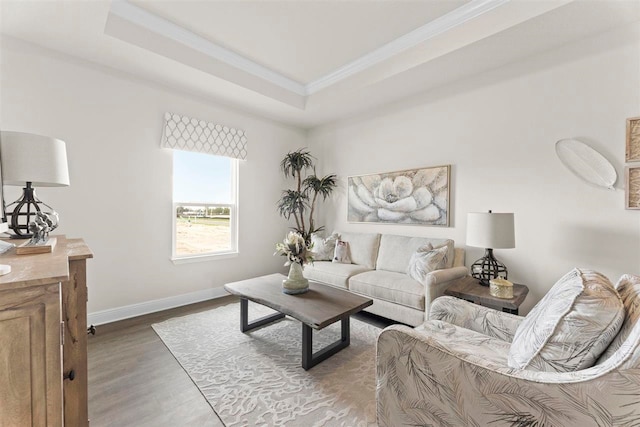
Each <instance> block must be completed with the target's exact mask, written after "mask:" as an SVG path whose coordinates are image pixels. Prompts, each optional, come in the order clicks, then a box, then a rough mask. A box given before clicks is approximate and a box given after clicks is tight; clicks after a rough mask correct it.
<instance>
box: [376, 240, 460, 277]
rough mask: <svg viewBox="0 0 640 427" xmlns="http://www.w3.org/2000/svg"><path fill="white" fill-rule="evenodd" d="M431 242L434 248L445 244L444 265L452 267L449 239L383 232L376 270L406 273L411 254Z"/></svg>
mask: <svg viewBox="0 0 640 427" xmlns="http://www.w3.org/2000/svg"><path fill="white" fill-rule="evenodd" d="M427 244H431V246H433V247H434V248H438V247H440V246H447V256H446V261H445V264H444V265H445V267H446V268H451V267H453V260H454V247H453V240H450V239H429V238H426V237H410V236H396V235H393V234H383V235H382V237H381V238H380V250H379V251H378V262H377V264H376V268H377V269H378V270H386V271H395V272H396V273H406V272H407V269H408V267H409V260H410V259H411V256H412V255H413V254H414V253H415V252H416V251H417V250H418V248H420V247H422V246H426V245H427Z"/></svg>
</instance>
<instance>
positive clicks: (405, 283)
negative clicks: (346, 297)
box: [349, 270, 424, 310]
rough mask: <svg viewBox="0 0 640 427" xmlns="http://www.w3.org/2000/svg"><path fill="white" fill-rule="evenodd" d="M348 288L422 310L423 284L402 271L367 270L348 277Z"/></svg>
mask: <svg viewBox="0 0 640 427" xmlns="http://www.w3.org/2000/svg"><path fill="white" fill-rule="evenodd" d="M349 290H350V291H352V292H355V293H357V294H361V295H366V296H368V297H371V298H376V299H381V300H383V301H388V302H393V303H396V304H400V305H404V306H406V307H411V308H415V309H418V310H424V285H422V284H421V283H419V282H416V281H415V280H413V279H412V278H411V277H409V276H407V275H406V274H404V273H396V272H392V271H381V270H375V271H367V272H366V273H360V274H357V275H355V276H353V277H352V278H351V279H349Z"/></svg>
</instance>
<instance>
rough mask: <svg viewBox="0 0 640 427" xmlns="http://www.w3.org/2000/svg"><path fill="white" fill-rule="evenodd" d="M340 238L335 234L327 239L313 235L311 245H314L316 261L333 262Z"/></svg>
mask: <svg viewBox="0 0 640 427" xmlns="http://www.w3.org/2000/svg"><path fill="white" fill-rule="evenodd" d="M339 238H340V235H339V234H338V233H333V234H332V235H331V236H329V237H327V238H326V239H325V238H323V237H322V236H320V235H318V234H316V233H313V234H312V235H311V243H313V249H312V251H313V253H314V254H315V255H314V257H313V259H314V261H331V259H332V258H333V254H334V251H335V250H336V241H338V239H339Z"/></svg>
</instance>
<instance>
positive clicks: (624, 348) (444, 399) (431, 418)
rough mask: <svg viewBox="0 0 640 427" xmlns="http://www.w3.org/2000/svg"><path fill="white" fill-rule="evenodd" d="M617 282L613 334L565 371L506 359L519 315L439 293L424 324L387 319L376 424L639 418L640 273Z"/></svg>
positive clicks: (588, 422) (565, 425) (602, 422)
mask: <svg viewBox="0 0 640 427" xmlns="http://www.w3.org/2000/svg"><path fill="white" fill-rule="evenodd" d="M554 287H555V286H554ZM611 287H612V289H613V285H611ZM616 289H617V294H616V296H615V298H617V299H618V300H619V301H620V302H621V304H622V306H623V312H622V320H623V323H622V325H621V326H620V325H617V326H615V328H616V330H618V331H619V332H617V335H615V336H614V337H612V341H611V343H610V344H609V346H608V347H607V348H606V349H604V351H603V352H600V353H601V354H599V355H596V356H595V358H597V360H596V359H594V360H593V362H595V364H593V366H591V367H588V368H585V369H578V370H573V371H569V372H553V371H549V370H548V369H547V370H546V371H544V369H542V368H545V369H546V368H548V366H547V367H545V366H542V365H539V364H535V363H534V364H531V365H529V366H528V367H527V368H525V369H521V368H511V367H509V361H508V359H509V352H510V349H511V346H512V344H513V340H514V338H515V337H516V332H517V331H518V327H519V326H520V325H521V324H522V322H523V321H524V320H523V319H525V318H523V317H519V316H514V315H511V314H507V313H501V312H498V311H495V310H492V309H489V308H485V307H482V306H478V305H474V304H472V303H469V302H467V301H463V300H459V299H456V298H452V297H441V298H438V299H436V300H435V301H434V302H433V304H432V306H431V311H430V314H429V320H428V321H427V322H425V323H424V324H423V325H422V326H419V327H417V328H415V329H412V328H409V327H406V326H401V325H393V326H390V327H388V328H386V329H385V330H384V331H383V332H382V333H381V334H380V336H379V338H378V344H377V373H376V379H377V391H376V400H377V417H378V424H379V426H381V427H385V426H405V425H406V426H409V425H410V426H418V425H420V426H456V427H457V426H478V427H479V426H559V427H569V426H577V427H587V426H640V345H639V343H640V322H639V321H638V319H639V318H640V277H639V276H630V275H625V276H623V277H622V278H621V279H620V281H619V282H618V285H617V286H616ZM550 293H551V291H550ZM618 295H619V296H618ZM545 298H546V297H545ZM543 301H544V299H543ZM543 301H541V303H542V302H543ZM592 302H593V301H591V303H592ZM546 303H549V301H546ZM539 304H540V303H539ZM536 307H538V305H536ZM536 307H534V309H533V310H532V313H533V312H534V310H536ZM530 315H531V313H530ZM527 318H528V316H527ZM612 323H613V322H612ZM574 326H575V325H574ZM578 326H579V327H581V328H583V329H588V327H589V326H590V325H586V324H584V323H581V324H579V325H578ZM555 332H557V330H556V331H555ZM590 350H591V348H589V349H586V350H585V349H581V350H580V351H578V352H576V354H573V355H572V356H576V355H578V354H579V356H580V357H579V358H580V359H581V360H582V359H584V356H585V354H586V353H588V352H589V351H590ZM552 354H553V353H552ZM598 356H599V357H598ZM536 357H540V354H537V355H536ZM574 359H575V358H574ZM532 360H533V359H532ZM546 361H547V362H554V360H553V357H547V360H546ZM572 363H573V362H572ZM549 366H555V365H553V364H551V365H549Z"/></svg>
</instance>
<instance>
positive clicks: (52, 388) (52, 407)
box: [0, 236, 93, 427]
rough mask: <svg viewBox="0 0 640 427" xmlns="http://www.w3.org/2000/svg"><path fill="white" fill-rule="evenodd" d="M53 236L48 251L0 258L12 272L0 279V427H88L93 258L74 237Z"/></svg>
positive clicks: (11, 253) (82, 243)
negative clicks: (90, 268)
mask: <svg viewBox="0 0 640 427" xmlns="http://www.w3.org/2000/svg"><path fill="white" fill-rule="evenodd" d="M56 238H57V241H58V244H57V246H56V248H55V250H54V251H53V252H52V253H48V254H40V255H33V256H29V257H24V256H18V255H16V254H15V251H14V250H9V251H8V252H6V253H4V254H2V255H0V262H2V263H4V264H8V265H10V266H11V268H12V272H11V273H10V274H7V275H4V276H0V342H1V343H2V346H0V360H4V361H5V362H6V363H3V364H2V365H0V384H2V385H3V386H2V387H0V408H3V409H2V410H0V425H3V426H4V425H7V426H9V425H10V426H16V425H19V426H22V425H30V426H31V425H33V426H51V427H58V426H62V424H63V422H64V425H65V426H73V427H76V426H88V425H89V421H88V418H89V415H88V407H87V393H88V391H87V282H86V260H87V259H88V258H92V257H93V254H92V253H91V250H90V249H89V248H88V247H87V245H86V244H85V243H84V242H83V241H82V239H67V238H66V237H65V236H56ZM9 370H10V371H9ZM6 408H9V409H8V410H6ZM63 420H64V421H63Z"/></svg>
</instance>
